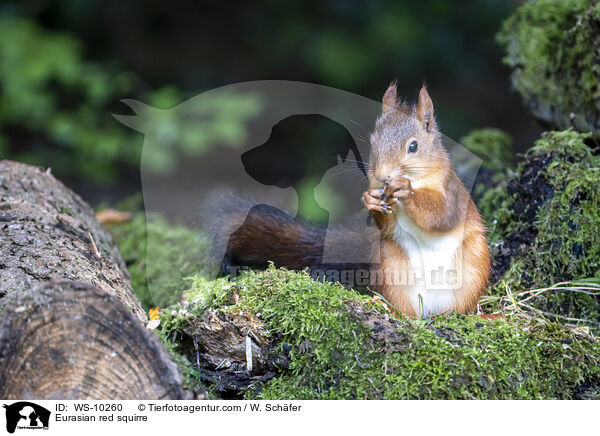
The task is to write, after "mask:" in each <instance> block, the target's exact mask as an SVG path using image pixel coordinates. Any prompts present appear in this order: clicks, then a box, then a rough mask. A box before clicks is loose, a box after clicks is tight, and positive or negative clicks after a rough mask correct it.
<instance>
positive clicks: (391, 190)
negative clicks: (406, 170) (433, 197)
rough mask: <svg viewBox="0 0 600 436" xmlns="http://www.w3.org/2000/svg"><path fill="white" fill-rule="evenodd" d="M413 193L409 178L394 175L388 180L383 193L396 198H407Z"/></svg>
mask: <svg viewBox="0 0 600 436" xmlns="http://www.w3.org/2000/svg"><path fill="white" fill-rule="evenodd" d="M412 194H414V192H413V190H412V186H411V185H410V180H408V179H407V178H406V177H396V178H395V179H392V180H390V181H389V183H388V185H387V189H386V191H385V195H386V196H389V197H391V198H395V199H397V200H401V199H404V198H407V197H408V196H410V195H412Z"/></svg>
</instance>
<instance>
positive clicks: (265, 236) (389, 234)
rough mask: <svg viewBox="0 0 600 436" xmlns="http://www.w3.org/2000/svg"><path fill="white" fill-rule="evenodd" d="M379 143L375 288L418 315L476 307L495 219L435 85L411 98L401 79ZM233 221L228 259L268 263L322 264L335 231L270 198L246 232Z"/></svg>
mask: <svg viewBox="0 0 600 436" xmlns="http://www.w3.org/2000/svg"><path fill="white" fill-rule="evenodd" d="M370 142H371V155H370V162H369V164H368V165H367V176H368V182H369V186H368V190H367V191H365V192H364V193H362V197H361V199H362V202H363V203H364V205H365V207H366V208H367V210H368V211H369V214H370V218H372V220H373V221H374V223H375V224H376V226H377V228H378V229H379V232H380V237H379V239H380V240H379V245H378V248H377V249H378V250H379V253H375V252H373V253H372V255H371V257H372V258H373V259H377V258H379V268H378V269H377V270H376V271H371V274H370V278H369V280H370V288H371V289H372V290H374V291H377V292H379V293H380V294H382V296H383V297H384V298H385V299H386V300H387V301H388V302H389V303H390V304H392V305H393V306H394V307H395V308H396V309H397V310H398V311H399V312H401V313H402V315H403V316H406V317H410V318H420V317H429V316H432V315H437V314H441V313H444V312H449V311H457V312H460V313H469V312H472V311H474V310H475V309H476V307H477V303H478V302H479V299H480V297H481V295H482V294H483V292H484V291H485V288H486V286H487V282H488V278H489V272H490V257H489V252H488V246H487V241H486V237H485V226H484V223H483V220H482V218H481V216H480V214H479V212H478V210H477V207H476V206H475V204H474V202H473V200H472V199H471V197H470V195H469V193H468V192H467V190H466V189H465V187H464V186H463V184H462V182H461V181H460V179H459V178H458V176H457V175H456V173H455V172H454V170H453V169H452V165H451V162H450V159H449V156H448V154H447V152H446V151H445V149H444V147H443V145H442V142H441V134H440V132H439V130H438V127H437V124H436V121H435V118H434V110H433V103H432V100H431V97H430V96H429V93H428V92H427V89H426V87H425V86H423V87H422V88H421V90H420V92H419V97H418V101H417V102H416V104H409V103H407V102H404V101H401V100H399V98H398V95H397V86H396V84H395V83H392V84H391V85H390V86H389V87H388V89H387V90H386V92H385V94H384V96H383V100H382V112H381V115H380V116H379V117H378V118H377V121H376V123H375V129H374V131H373V133H372V134H371V138H370ZM230 204H231V203H230ZM222 212H226V213H227V211H222ZM229 212H231V211H229ZM221 216H223V215H221ZM226 216H227V215H226ZM231 217H233V215H231ZM226 221H227V220H225V221H221V222H220V226H221V234H224V233H227V235H228V236H229V239H228V246H227V250H226V256H225V258H226V261H225V262H226V263H238V264H243V265H248V266H254V267H264V266H266V264H267V261H269V260H270V261H273V263H274V264H275V265H277V266H280V267H287V268H291V269H304V268H313V267H318V266H320V265H321V264H322V247H321V248H319V247H318V246H317V245H318V242H319V241H322V240H323V235H324V232H325V229H322V228H319V227H316V226H311V225H309V224H308V223H301V222H299V221H298V220H295V219H293V218H291V217H290V216H288V215H286V214H285V213H283V212H281V211H279V210H277V209H275V208H271V207H269V206H264V205H261V206H258V207H256V208H254V209H253V210H252V211H251V212H250V213H249V214H248V215H247V217H246V219H245V222H244V225H243V226H242V227H240V228H239V229H238V230H234V229H232V228H229V230H234V231H231V232H224V230H226V229H225V228H226V227H227V225H226V224H224V222H226ZM233 221H235V222H238V223H239V222H240V221H239V217H238V219H237V221H236V220H232V222H233ZM327 231H328V232H334V235H335V238H336V239H337V238H339V239H340V245H343V244H344V243H343V241H341V240H342V239H344V238H346V239H351V238H360V237H363V236H364V235H361V234H357V233H356V229H327Z"/></svg>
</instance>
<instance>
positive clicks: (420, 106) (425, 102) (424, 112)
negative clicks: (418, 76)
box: [417, 85, 434, 132]
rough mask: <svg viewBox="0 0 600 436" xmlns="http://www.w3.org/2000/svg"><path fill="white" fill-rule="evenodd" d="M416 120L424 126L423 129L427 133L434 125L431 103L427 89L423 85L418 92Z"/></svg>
mask: <svg viewBox="0 0 600 436" xmlns="http://www.w3.org/2000/svg"><path fill="white" fill-rule="evenodd" d="M417 118H418V119H419V121H421V122H422V123H424V124H425V129H426V130H427V131H428V132H429V131H430V130H431V127H432V126H433V124H434V120H433V102H432V101H431V97H429V93H428V92H427V88H426V87H425V86H424V85H423V87H422V88H421V91H419V101H418V102H417Z"/></svg>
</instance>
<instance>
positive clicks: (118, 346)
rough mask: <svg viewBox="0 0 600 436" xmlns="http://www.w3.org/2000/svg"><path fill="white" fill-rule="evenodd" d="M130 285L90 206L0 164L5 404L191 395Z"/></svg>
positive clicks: (1, 393) (1, 384)
mask: <svg viewBox="0 0 600 436" xmlns="http://www.w3.org/2000/svg"><path fill="white" fill-rule="evenodd" d="M129 280H130V277H129V273H128V272H127V269H126V268H125V264H124V262H123V260H122V258H121V256H120V254H119V252H118V250H117V248H116V247H115V246H114V245H113V243H112V239H111V237H110V235H109V234H108V232H106V230H105V229H104V228H103V227H102V226H101V225H100V223H99V222H98V221H97V220H96V217H95V214H94V211H93V210H92V208H91V207H90V206H89V205H88V204H86V203H85V202H84V201H83V200H82V199H81V198H80V197H79V196H78V195H76V194H75V193H73V192H72V191H71V190H70V189H68V188H66V187H65V186H64V185H63V184H62V183H60V182H59V181H58V180H56V179H55V178H54V177H53V176H52V175H51V173H50V171H49V170H42V169H40V168H36V167H32V166H29V165H24V164H21V163H17V162H10V161H0V398H11V399H34V398H38V399H39V398H45V399H59V398H64V399H167V398H168V399H181V398H186V397H188V396H189V394H188V393H187V392H186V391H184V390H183V388H182V387H181V385H182V376H181V374H180V373H179V372H178V370H177V367H176V365H175V364H174V363H173V361H172V360H171V359H170V357H169V355H168V354H167V352H166V351H165V350H164V348H163V347H162V345H161V344H160V342H159V341H158V339H157V338H156V337H155V336H154V335H152V334H151V333H150V332H149V331H148V330H146V328H145V324H146V323H147V322H148V319H147V315H146V313H145V312H144V310H143V309H142V307H141V305H140V303H139V301H138V300H137V298H136V296H135V294H134V292H133V290H132V288H131V285H130V282H129Z"/></svg>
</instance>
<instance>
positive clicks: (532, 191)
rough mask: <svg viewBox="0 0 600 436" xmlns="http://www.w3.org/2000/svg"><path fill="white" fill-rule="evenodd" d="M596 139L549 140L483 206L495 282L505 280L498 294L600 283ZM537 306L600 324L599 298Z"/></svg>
mask: <svg viewBox="0 0 600 436" xmlns="http://www.w3.org/2000/svg"><path fill="white" fill-rule="evenodd" d="M588 137H589V134H581V133H577V132H575V131H573V130H570V129H569V130H565V131H558V132H548V133H545V134H544V135H543V136H542V138H541V139H539V140H538V141H537V142H536V143H535V145H534V147H532V148H531V149H530V150H529V151H528V152H527V153H526V155H525V160H524V161H523V162H522V163H521V164H520V165H519V167H518V168H517V170H516V172H515V174H514V175H513V176H512V177H511V178H509V180H507V182H506V183H504V184H503V185H502V186H500V187H498V188H496V189H494V190H491V191H489V192H488V193H487V194H486V195H485V197H484V198H483V200H482V202H481V210H482V212H483V213H484V215H485V216H486V218H487V221H488V224H489V226H490V233H489V240H490V244H491V248H492V250H491V251H492V257H493V258H494V260H495V262H496V265H495V273H496V277H495V280H494V281H496V280H500V285H497V286H496V287H495V289H494V292H504V291H503V289H504V286H509V287H510V288H512V289H513V290H514V289H524V288H525V289H526V288H529V287H536V288H541V287H549V286H551V285H553V284H554V283H557V282H561V281H565V280H578V279H582V278H587V277H593V276H596V277H598V276H600V233H599V232H598V229H600V191H599V190H598V186H600V158H599V157H598V156H597V155H594V154H593V152H592V150H591V149H590V148H589V147H588V146H587V145H586V143H585V140H586V138H588ZM532 303H534V305H535V306H536V307H538V308H540V309H541V310H544V311H547V312H552V313H559V314H561V315H563V316H567V317H572V318H585V319H589V320H591V321H593V323H594V324H595V323H597V322H600V313H599V308H600V306H599V303H598V301H597V299H596V297H595V296H593V295H588V294H585V293H575V292H562V293H560V292H552V293H547V294H545V295H544V296H543V297H539V298H537V299H534V300H533V301H532Z"/></svg>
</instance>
